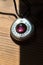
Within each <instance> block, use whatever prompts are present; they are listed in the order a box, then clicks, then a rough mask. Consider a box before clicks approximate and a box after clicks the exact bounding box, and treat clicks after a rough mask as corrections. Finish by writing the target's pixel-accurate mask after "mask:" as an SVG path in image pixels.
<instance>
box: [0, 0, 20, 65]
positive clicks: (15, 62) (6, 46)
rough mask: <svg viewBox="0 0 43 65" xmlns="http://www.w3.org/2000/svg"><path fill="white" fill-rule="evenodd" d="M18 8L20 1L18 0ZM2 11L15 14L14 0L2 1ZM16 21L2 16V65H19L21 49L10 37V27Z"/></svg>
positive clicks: (0, 31)
mask: <svg viewBox="0 0 43 65" xmlns="http://www.w3.org/2000/svg"><path fill="white" fill-rule="evenodd" d="M16 1H17V2H16V3H17V8H18V6H19V4H18V3H19V0H16ZM0 11H1V12H8V13H15V14H16V12H15V8H14V3H13V0H0ZM15 20H16V19H15V18H14V17H13V16H6V15H1V14H0V65H19V63H20V47H19V45H17V44H15V42H13V41H12V39H11V37H10V27H11V25H12V23H13V21H15Z"/></svg>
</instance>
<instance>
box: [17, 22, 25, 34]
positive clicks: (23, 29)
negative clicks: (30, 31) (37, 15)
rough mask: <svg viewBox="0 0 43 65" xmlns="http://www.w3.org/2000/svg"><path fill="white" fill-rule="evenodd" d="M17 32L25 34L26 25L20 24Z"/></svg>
mask: <svg viewBox="0 0 43 65" xmlns="http://www.w3.org/2000/svg"><path fill="white" fill-rule="evenodd" d="M16 31H17V32H18V33H24V32H25V31H26V25H25V24H23V23H20V24H18V25H17V27H16Z"/></svg>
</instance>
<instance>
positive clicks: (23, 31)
mask: <svg viewBox="0 0 43 65" xmlns="http://www.w3.org/2000/svg"><path fill="white" fill-rule="evenodd" d="M33 31H34V25H33V24H32V23H30V21H29V20H27V19H26V18H19V19H17V20H16V21H15V22H14V23H13V24H12V26H11V29H10V33H11V36H12V38H13V39H15V40H17V41H25V40H27V39H29V38H30V37H31V36H32V34H33Z"/></svg>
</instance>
